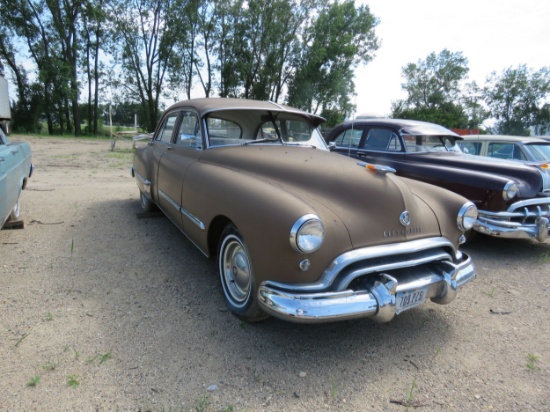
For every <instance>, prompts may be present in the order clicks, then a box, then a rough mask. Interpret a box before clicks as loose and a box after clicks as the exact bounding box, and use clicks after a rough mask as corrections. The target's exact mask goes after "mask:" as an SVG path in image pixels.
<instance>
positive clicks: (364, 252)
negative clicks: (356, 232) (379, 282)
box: [267, 237, 456, 293]
mask: <svg viewBox="0 0 550 412" xmlns="http://www.w3.org/2000/svg"><path fill="white" fill-rule="evenodd" d="M437 248H439V249H449V250H453V251H454V250H455V249H454V245H453V244H452V243H451V242H450V241H449V240H448V239H446V238H443V237H437V238H429V239H420V240H413V241H409V242H401V243H392V244H389V245H379V246H370V247H365V248H361V249H357V250H352V251H350V252H347V253H344V254H342V255H340V256H338V257H337V258H336V259H334V260H333V261H332V262H331V263H330V264H329V266H328V267H327V268H326V269H325V271H324V272H323V274H322V275H321V277H320V279H319V280H318V281H317V282H313V283H302V284H286V283H280V282H273V281H268V282H267V283H268V284H269V286H272V287H275V288H278V289H284V290H288V291H291V292H295V291H298V290H299V291H302V292H307V293H314V292H321V291H326V290H328V289H329V288H331V286H333V284H334V282H335V281H336V278H337V277H338V275H339V274H340V272H341V271H342V270H343V269H345V268H346V267H347V266H349V265H352V264H354V263H357V262H360V261H362V260H369V259H374V258H378V257H385V256H395V255H407V254H411V253H419V252H422V251H425V250H428V251H429V250H432V249H437ZM440 252H441V251H440ZM455 253H456V252H455ZM428 255H431V256H432V257H431V260H432V261H434V260H441V259H452V258H453V256H451V255H450V254H444V253H442V254H441V255H435V254H434V253H428ZM416 259H417V260H415V259H409V260H407V259H403V260H401V261H399V262H396V263H395V264H394V265H390V264H387V265H380V266H377V267H373V271H376V270H378V271H381V270H391V269H396V268H399V267H413V266H415V265H419V264H422V263H425V262H426V261H430V258H426V259H422V258H418V257H417V258H416ZM370 269H371V267H365V268H361V269H359V270H357V271H355V272H352V273H350V274H348V275H347V276H346V277H345V278H343V280H342V282H340V284H339V285H338V287H336V289H338V290H341V289H343V288H347V286H348V285H349V283H350V282H351V281H352V280H353V279H354V278H355V277H357V276H362V275H365V274H368V273H369V272H371V271H370ZM352 277H353V279H352Z"/></svg>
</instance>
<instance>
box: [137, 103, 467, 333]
mask: <svg viewBox="0 0 550 412" xmlns="http://www.w3.org/2000/svg"><path fill="white" fill-rule="evenodd" d="M322 122H323V119H322V118H321V117H318V116H314V115H311V114H308V113H305V112H302V111H299V110H297V109H293V108H291V107H288V106H282V105H279V104H275V103H271V102H260V101H250V100H240V99H212V98H211V99H195V100H188V101H182V102H180V103H177V104H175V105H173V106H172V107H170V108H169V109H168V110H167V111H166V113H165V114H164V116H163V118H162V119H161V121H160V122H159V125H158V127H157V130H156V131H155V133H154V135H153V137H152V140H151V141H150V142H149V143H148V144H147V145H146V146H143V147H141V148H138V150H137V151H136V153H135V156H134V164H133V168H132V174H133V176H135V178H136V182H137V185H138V187H139V189H140V194H141V206H142V208H143V209H144V210H145V211H148V210H151V209H152V208H154V207H158V208H160V209H161V210H162V212H164V214H165V215H166V216H167V217H168V218H169V219H171V220H172V221H173V222H174V224H175V225H176V226H177V227H178V228H179V229H180V230H181V231H182V232H183V234H184V235H185V236H187V237H188V238H189V240H190V241H191V242H192V243H193V244H194V245H195V246H196V247H198V248H199V249H200V250H201V251H202V252H203V253H204V255H206V256H207V257H212V258H216V259H217V262H218V267H219V275H220V280H221V285H222V290H223V295H224V298H225V301H226V303H227V305H228V307H229V309H230V310H231V311H232V312H233V313H234V314H235V315H237V316H239V317H240V318H242V319H245V320H247V321H256V320H261V319H263V318H265V317H266V316H268V315H274V316H277V317H279V318H282V319H285V320H289V321H294V322H310V323H312V322H327V321H335V320H343V319H352V318H360V317H371V318H372V319H374V320H377V321H380V322H387V321H389V320H391V319H392V318H393V317H394V316H395V314H398V313H400V312H402V311H404V310H407V309H411V308H413V307H416V306H418V305H420V304H422V303H424V302H425V300H427V299H431V300H432V301H433V302H436V303H441V304H445V303H449V302H450V301H452V300H453V299H454V297H455V295H456V292H457V289H458V288H459V287H460V286H462V285H463V284H465V283H466V282H468V281H469V280H471V279H473V278H474V277H475V272H474V267H473V264H472V262H471V259H470V257H468V256H467V255H466V254H464V253H461V252H460V251H459V250H458V247H459V244H460V243H461V242H462V241H463V240H464V236H463V234H464V231H466V230H468V229H470V228H471V227H472V225H473V224H474V222H475V220H476V218H477V209H476V207H475V206H474V205H473V204H472V203H471V202H468V201H467V200H466V199H465V198H463V197H461V196H459V195H457V194H454V193H452V192H449V191H446V190H444V189H441V188H438V187H435V186H431V185H428V184H425V183H422V182H418V181H414V180H409V179H403V178H399V177H397V176H396V175H395V174H394V173H393V171H392V170H391V169H390V168H387V167H379V166H376V165H371V164H366V163H362V162H357V161H356V160H352V159H350V158H346V157H344V156H339V155H336V154H333V153H330V152H329V151H328V150H327V148H326V146H325V143H324V141H323V139H322V137H321V135H320V134H319V131H318V129H317V126H318V125H319V124H320V123H322Z"/></svg>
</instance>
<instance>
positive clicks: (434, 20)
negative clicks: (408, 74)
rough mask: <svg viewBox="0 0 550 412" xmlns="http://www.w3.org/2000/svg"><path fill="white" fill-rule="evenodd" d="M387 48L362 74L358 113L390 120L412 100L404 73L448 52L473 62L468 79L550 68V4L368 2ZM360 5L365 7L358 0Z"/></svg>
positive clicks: (534, 0) (529, 0)
mask: <svg viewBox="0 0 550 412" xmlns="http://www.w3.org/2000/svg"><path fill="white" fill-rule="evenodd" d="M361 3H362V4H366V5H368V6H369V8H370V11H371V13H372V14H374V15H375V16H376V17H377V18H378V19H379V21H380V22H379V24H378V26H377V27H376V28H375V32H376V35H377V37H378V38H379V39H380V41H381V46H380V48H379V49H378V51H377V52H376V55H375V57H374V59H373V60H372V61H371V62H369V63H368V64H367V65H365V66H362V67H361V66H360V67H359V68H358V69H357V70H356V75H355V86H356V92H357V97H356V98H355V101H354V103H355V105H356V106H357V110H356V113H355V115H360V114H369V115H376V116H387V115H389V114H390V111H391V103H392V101H395V100H399V99H404V98H406V94H405V93H404V92H403V91H402V89H401V84H402V83H403V82H404V80H405V79H404V78H403V77H402V76H401V70H402V68H403V67H404V66H406V65H407V64H408V63H416V62H418V61H419V60H425V59H426V57H427V56H428V55H429V54H430V53H432V52H435V53H436V54H438V53H439V52H441V51H442V50H444V49H447V50H449V51H450V52H453V53H456V52H462V55H463V56H464V57H466V58H467V59H468V67H469V69H470V71H469V73H468V79H467V81H468V82H470V81H474V80H475V81H476V82H477V84H478V85H479V86H483V85H484V84H485V79H486V78H487V76H488V75H489V74H490V73H491V72H493V71H495V72H497V74H500V73H502V71H503V70H505V69H507V68H510V67H513V68H516V67H518V66H519V65H521V64H525V65H526V66H527V67H529V68H531V69H534V70H539V69H540V68H542V67H544V66H550V0H521V1H519V0H460V1H457V0H363V1H362V2H361ZM357 4H360V2H359V1H358V2H357Z"/></svg>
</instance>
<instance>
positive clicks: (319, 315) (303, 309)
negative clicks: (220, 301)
mask: <svg viewBox="0 0 550 412" xmlns="http://www.w3.org/2000/svg"><path fill="white" fill-rule="evenodd" d="M460 259H461V261H460V262H459V263H458V264H454V263H451V262H444V264H443V265H441V266H440V269H439V271H438V273H429V274H427V275H425V276H411V278H410V279H407V280H405V281H402V283H399V282H398V281H397V279H395V278H393V277H392V276H390V275H387V274H385V273H382V274H381V275H380V277H379V280H378V281H377V282H376V283H375V285H374V286H373V287H372V288H371V289H370V290H362V291H353V290H345V291H338V292H321V293H307V292H306V291H305V290H297V291H296V292H288V291H283V290H280V289H278V288H276V287H274V285H273V283H271V284H268V282H263V283H262V284H261V285H260V288H259V290H258V300H259V303H260V305H261V306H262V309H263V310H265V311H266V312H267V313H269V314H270V315H272V316H275V317H278V318H281V319H284V320H286V321H291V322H297V323H321V322H328V321H337V320H348V319H356V318H364V317H370V318H372V319H373V320H374V321H377V322H389V321H390V320H391V319H392V318H393V317H394V316H395V315H396V314H397V311H396V309H397V306H396V297H397V293H399V292H401V291H408V290H415V289H417V288H418V287H426V288H427V294H426V298H430V299H431V300H432V301H433V302H435V303H438V304H447V303H450V302H451V301H452V300H454V298H455V296H456V294H457V289H458V288H459V287H461V286H463V285H464V284H466V283H467V282H469V281H470V280H472V279H474V278H475V268H474V266H473V264H472V261H471V258H470V257H469V256H467V255H466V254H461V256H460Z"/></svg>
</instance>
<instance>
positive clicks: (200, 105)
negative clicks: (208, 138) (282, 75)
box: [167, 97, 325, 126]
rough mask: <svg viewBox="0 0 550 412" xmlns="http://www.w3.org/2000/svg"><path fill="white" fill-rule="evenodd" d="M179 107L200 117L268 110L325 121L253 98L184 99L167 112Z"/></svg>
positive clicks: (287, 107)
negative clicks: (229, 111)
mask: <svg viewBox="0 0 550 412" xmlns="http://www.w3.org/2000/svg"><path fill="white" fill-rule="evenodd" d="M178 108H193V109H194V110H196V111H197V112H198V114H199V116H200V117H203V116H204V115H206V114H209V113H213V112H217V111H223V110H266V111H271V112H285V113H291V114H296V115H299V116H305V117H307V118H309V119H310V120H312V121H313V122H314V123H315V125H316V126H318V125H320V124H321V123H323V122H324V121H325V119H324V118H323V117H321V116H317V115H315V114H311V113H308V112H305V111H303V110H300V109H296V108H294V107H290V106H286V105H283V104H279V103H275V102H271V101H261V100H252V99H236V98H230V97H227V98H226V97H203V98H197V99H189V100H182V101H180V102H178V103H175V104H173V105H172V106H170V107H169V108H168V109H167V112H168V111H170V110H173V109H178Z"/></svg>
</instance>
